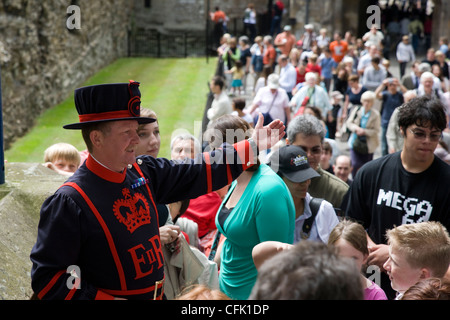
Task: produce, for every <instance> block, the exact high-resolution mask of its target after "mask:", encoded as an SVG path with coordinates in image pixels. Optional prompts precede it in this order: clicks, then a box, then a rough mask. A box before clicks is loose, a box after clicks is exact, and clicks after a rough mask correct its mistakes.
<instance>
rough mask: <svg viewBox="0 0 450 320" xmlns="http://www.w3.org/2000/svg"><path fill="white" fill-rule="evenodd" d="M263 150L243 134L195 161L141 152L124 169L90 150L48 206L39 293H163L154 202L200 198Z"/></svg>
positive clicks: (36, 256) (37, 260) (38, 249)
mask: <svg viewBox="0 0 450 320" xmlns="http://www.w3.org/2000/svg"><path fill="white" fill-rule="evenodd" d="M256 154H257V148H256V144H255V143H254V142H249V141H248V140H244V141H242V142H239V143H237V144H235V145H233V146H230V145H224V147H223V149H218V150H216V151H213V152H211V153H204V154H203V155H200V156H199V157H200V158H199V160H197V161H196V163H194V161H192V162H189V163H183V164H179V163H175V162H172V161H169V160H166V159H154V158H152V157H150V156H143V157H139V158H138V161H137V163H135V164H134V165H133V166H132V168H131V169H130V167H129V168H127V169H125V170H124V172H123V173H117V172H112V171H110V170H108V169H107V168H106V167H104V166H102V165H101V164H100V163H98V162H97V161H96V160H95V159H93V158H92V157H91V156H89V157H88V159H87V160H86V162H85V163H84V164H83V165H82V166H81V167H80V168H79V169H78V171H77V172H76V173H75V174H74V175H73V176H72V177H71V178H70V179H68V181H67V182H66V183H65V184H64V185H63V186H61V187H60V188H59V189H58V190H57V191H56V192H55V194H54V195H52V196H51V197H49V198H48V199H47V200H46V201H45V202H44V204H43V206H42V208H41V217H40V222H39V227H38V235H37V241H36V244H35V245H34V247H33V249H32V251H31V255H30V258H31V261H32V262H33V266H32V271H31V278H32V288H33V290H34V292H35V294H36V295H37V297H38V298H40V299H108V298H113V297H122V298H126V299H154V298H155V297H156V298H158V299H160V298H162V296H163V294H162V289H161V287H162V282H160V281H161V280H163V279H164V267H163V265H164V262H163V254H162V251H161V242H160V238H159V223H158V214H157V211H156V208H155V203H172V202H175V201H179V200H182V199H188V198H196V197H198V196H200V195H202V194H206V193H209V192H211V191H213V190H217V189H219V188H221V187H223V186H225V185H227V184H230V183H231V181H232V180H233V179H235V178H237V177H238V176H239V175H240V174H241V173H242V171H244V170H246V169H247V168H248V167H249V166H251V165H252V164H254V163H255V162H254V161H255V159H256V158H255V155H256ZM226 158H228V161H227V164H225V165H224V164H223V163H224V160H225V159H226ZM220 163H222V164H220ZM145 179H147V180H146V181H145ZM143 181H145V183H143ZM69 266H70V268H69ZM155 285H156V292H155Z"/></svg>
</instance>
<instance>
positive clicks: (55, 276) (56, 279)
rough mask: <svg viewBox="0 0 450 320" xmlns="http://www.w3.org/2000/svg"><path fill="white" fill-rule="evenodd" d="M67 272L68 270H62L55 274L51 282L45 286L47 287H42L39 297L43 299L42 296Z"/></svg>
mask: <svg viewBox="0 0 450 320" xmlns="http://www.w3.org/2000/svg"><path fill="white" fill-rule="evenodd" d="M65 272H66V271H65V270H61V271H59V272H57V273H56V274H55V275H54V276H53V278H52V280H50V282H49V283H48V284H47V285H46V286H45V288H44V289H42V290H41V292H39V293H38V298H39V299H40V300H42V298H43V297H44V296H45V295H46V294H47V293H48V292H49V291H50V290H51V288H53V286H54V285H55V283H56V282H57V281H58V279H59V278H60V277H61V276H62V275H63V274H64V273H65Z"/></svg>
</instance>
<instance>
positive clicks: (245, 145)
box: [233, 140, 256, 171]
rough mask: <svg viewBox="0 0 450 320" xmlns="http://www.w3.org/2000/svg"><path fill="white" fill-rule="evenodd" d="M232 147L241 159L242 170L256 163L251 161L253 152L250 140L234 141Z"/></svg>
mask: <svg viewBox="0 0 450 320" xmlns="http://www.w3.org/2000/svg"><path fill="white" fill-rule="evenodd" d="M233 147H234V149H236V151H237V154H238V156H239V159H240V160H241V163H242V169H243V170H244V171H245V170H247V169H248V168H250V167H252V166H253V165H255V164H256V163H254V161H253V159H254V158H255V156H254V154H253V149H252V147H251V146H250V142H249V141H248V140H243V141H240V142H238V143H235V144H234V145H233Z"/></svg>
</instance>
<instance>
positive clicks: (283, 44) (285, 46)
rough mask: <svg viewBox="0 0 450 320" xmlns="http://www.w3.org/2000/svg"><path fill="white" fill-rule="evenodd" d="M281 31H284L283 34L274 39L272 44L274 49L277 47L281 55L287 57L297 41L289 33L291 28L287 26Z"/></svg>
mask: <svg viewBox="0 0 450 320" xmlns="http://www.w3.org/2000/svg"><path fill="white" fill-rule="evenodd" d="M283 30H284V31H283V32H281V33H279V34H278V35H277V36H276V37H275V41H274V44H275V46H276V47H278V49H280V51H281V53H282V54H285V55H287V56H289V53H290V52H291V50H292V48H293V47H294V44H295V42H296V41H297V39H296V38H295V36H294V35H293V34H292V33H291V26H289V25H287V26H285V27H284V29H283Z"/></svg>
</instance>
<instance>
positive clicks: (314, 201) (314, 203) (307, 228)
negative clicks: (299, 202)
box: [301, 198, 323, 239]
mask: <svg viewBox="0 0 450 320" xmlns="http://www.w3.org/2000/svg"><path fill="white" fill-rule="evenodd" d="M322 201H323V199H322V198H311V201H310V202H309V208H310V209H311V217H309V218H308V219H306V220H305V222H304V223H303V228H302V232H301V236H302V239H308V238H309V234H310V233H311V228H312V224H313V223H314V220H315V219H316V216H317V213H318V212H319V209H320V205H321V204H322Z"/></svg>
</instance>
